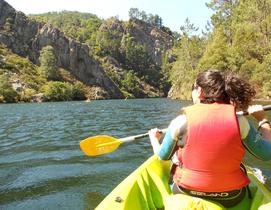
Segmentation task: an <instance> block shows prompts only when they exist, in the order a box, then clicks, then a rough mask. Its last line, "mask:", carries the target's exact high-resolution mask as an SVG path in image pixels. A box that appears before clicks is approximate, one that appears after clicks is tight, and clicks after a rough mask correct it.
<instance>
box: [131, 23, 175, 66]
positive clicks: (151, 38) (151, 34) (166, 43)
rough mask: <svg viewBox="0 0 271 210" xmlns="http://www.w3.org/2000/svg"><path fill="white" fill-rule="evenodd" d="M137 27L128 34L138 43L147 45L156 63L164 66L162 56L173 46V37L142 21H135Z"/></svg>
mask: <svg viewBox="0 0 271 210" xmlns="http://www.w3.org/2000/svg"><path fill="white" fill-rule="evenodd" d="M134 22H135V25H134V27H133V28H131V29H130V30H129V31H128V32H129V33H131V35H132V36H133V37H135V39H136V40H137V41H138V42H141V43H142V44H146V46H147V51H148V53H149V54H150V56H151V58H152V60H153V61H154V63H155V64H156V65H158V66H161V65H162V59H163V58H162V55H163V53H164V52H166V51H167V50H168V49H170V48H171V47H172V46H173V37H172V36H170V35H169V34H167V33H166V32H163V31H162V30H160V29H158V28H157V27H153V26H152V25H150V24H148V23H145V22H144V21H141V20H137V19H135V20H134Z"/></svg>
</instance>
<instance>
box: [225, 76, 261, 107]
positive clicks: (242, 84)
mask: <svg viewBox="0 0 271 210" xmlns="http://www.w3.org/2000/svg"><path fill="white" fill-rule="evenodd" d="M225 84H226V85H225V91H226V93H227V94H228V96H229V98H230V101H231V102H233V103H234V104H235V105H236V107H237V108H239V109H241V110H246V109H247V108H248V106H249V104H250V103H251V101H252V99H253V98H254V96H255V95H256V91H255V89H254V87H253V86H251V85H250V84H249V83H248V82H247V81H246V80H244V79H242V78H240V77H239V76H238V75H236V74H233V73H228V74H227V75H225Z"/></svg>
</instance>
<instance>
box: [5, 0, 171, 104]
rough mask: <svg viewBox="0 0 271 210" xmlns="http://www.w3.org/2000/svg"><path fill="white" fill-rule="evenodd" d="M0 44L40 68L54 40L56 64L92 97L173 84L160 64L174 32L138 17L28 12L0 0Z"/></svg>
mask: <svg viewBox="0 0 271 210" xmlns="http://www.w3.org/2000/svg"><path fill="white" fill-rule="evenodd" d="M57 27H58V28H57ZM0 44H2V48H3V49H10V50H11V51H12V52H13V53H15V54H17V55H19V56H21V57H24V58H27V59H29V61H31V62H32V63H33V64H35V65H37V66H36V69H38V66H39V65H40V61H39V58H40V52H41V50H42V49H43V48H44V47H46V46H48V45H50V46H52V48H53V53H54V55H55V57H56V63H57V66H58V68H59V69H65V70H67V71H68V72H70V76H71V77H73V78H74V80H78V81H80V82H82V83H83V84H84V85H85V86H86V87H89V88H88V91H90V92H91V91H92V92H93V93H92V94H88V97H90V98H94V99H95V98H99V99H101V98H103V99H109V98H124V97H157V96H166V94H167V91H168V89H169V83H168V81H167V78H166V74H165V73H164V72H163V71H162V68H161V67H162V65H163V59H164V57H165V55H166V51H167V50H168V49H170V48H171V47H172V45H173V38H172V36H171V35H170V34H169V33H167V32H165V31H163V30H161V29H159V28H158V27H155V26H153V25H151V24H149V23H146V22H144V21H140V20H137V19H133V20H130V21H128V22H123V21H120V20H118V19H117V18H110V19H107V20H101V19H99V18H97V17H96V16H95V15H92V14H86V13H78V12H67V11H64V12H61V13H47V14H43V15H35V16H31V17H27V16H25V15H24V14H23V13H21V12H18V11H16V10H15V9H14V8H12V7H11V6H10V5H9V4H8V3H6V2H5V1H4V0H0ZM2 62H4V61H3V59H2ZM3 66H4V65H3ZM3 66H2V67H1V66H0V71H1V68H3ZM3 72H4V71H3ZM5 72H7V71H6V69H5ZM0 75H1V72H0ZM63 78H65V77H62V80H63ZM47 82H49V81H47ZM64 82H65V79H64ZM68 82H70V81H68ZM45 83H46V82H45ZM43 85H44V84H43ZM41 89H42V88H41ZM41 89H39V88H37V90H36V91H37V92H39V91H42V90H41Z"/></svg>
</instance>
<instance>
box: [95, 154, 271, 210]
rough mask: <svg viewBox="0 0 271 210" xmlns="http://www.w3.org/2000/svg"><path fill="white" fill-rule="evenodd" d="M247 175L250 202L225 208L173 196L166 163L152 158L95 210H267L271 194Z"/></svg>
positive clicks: (211, 202)
mask: <svg viewBox="0 0 271 210" xmlns="http://www.w3.org/2000/svg"><path fill="white" fill-rule="evenodd" d="M247 171H248V176H249V178H250V180H251V184H250V190H251V192H252V195H253V198H252V199H250V198H248V195H246V197H245V198H244V199H243V200H242V201H241V202H240V203H239V204H237V205H236V206H234V207H231V208H225V207H224V206H222V205H221V204H218V203H216V202H214V201H208V200H204V199H201V198H196V197H192V196H188V195H183V194H177V195H173V194H172V192H171V190H170V188H169V184H168V180H169V176H170V174H169V173H170V161H161V160H159V159H158V157H157V156H155V155H153V156H152V157H150V158H149V159H148V160H147V161H145V162H144V163H143V164H142V165H141V166H139V167H138V168H137V169H136V170H135V171H134V172H132V173H131V174H130V175H129V176H128V177H127V178H125V179H124V180H123V181H122V182H121V183H120V184H119V185H118V186H117V187H116V188H115V189H113V190H112V192H111V193H110V194H109V195H107V196H106V198H105V199H104V200H103V201H102V202H101V203H100V204H99V205H98V206H97V207H96V210H115V209H116V210H148V209H158V210H162V209H164V210H181V209H182V210H184V209H187V210H188V209H195V210H226V209H230V210H239V209H240V210H258V209H259V210H267V209H269V210H270V209H271V193H270V192H269V191H268V190H267V189H266V187H265V186H264V185H263V184H262V183H261V182H260V181H259V180H258V179H257V178H256V177H255V176H254V175H253V173H252V172H251V171H250V170H249V169H247Z"/></svg>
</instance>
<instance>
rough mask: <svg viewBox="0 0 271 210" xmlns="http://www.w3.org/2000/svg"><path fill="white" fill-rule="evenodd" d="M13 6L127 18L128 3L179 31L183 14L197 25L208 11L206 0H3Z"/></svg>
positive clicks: (202, 23) (203, 22) (28, 10)
mask: <svg viewBox="0 0 271 210" xmlns="http://www.w3.org/2000/svg"><path fill="white" fill-rule="evenodd" d="M6 1H7V2H8V3H9V4H10V5H12V6H13V7H14V8H15V9H16V10H19V11H22V12H24V13H26V14H37V13H45V12H52V11H62V10H70V11H79V12H88V13H93V14H96V15H97V16H98V17H100V18H108V17H112V16H119V18H120V19H122V20H127V19H128V11H129V9H130V8H132V7H136V8H138V9H139V10H144V11H145V12H146V13H147V14H149V13H152V14H154V15H155V14H158V15H159V16H160V17H161V18H162V19H163V24H164V25H165V26H167V27H169V28H170V29H171V30H173V31H179V28H180V26H181V25H183V23H184V21H185V19H186V18H189V20H190V21H191V22H192V23H194V24H195V26H197V27H199V28H200V31H201V29H204V28H205V25H206V23H207V21H208V20H210V17H211V15H212V11H211V10H210V9H208V8H207V7H206V6H205V2H209V1H210V0H43V1H42V0H6Z"/></svg>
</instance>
